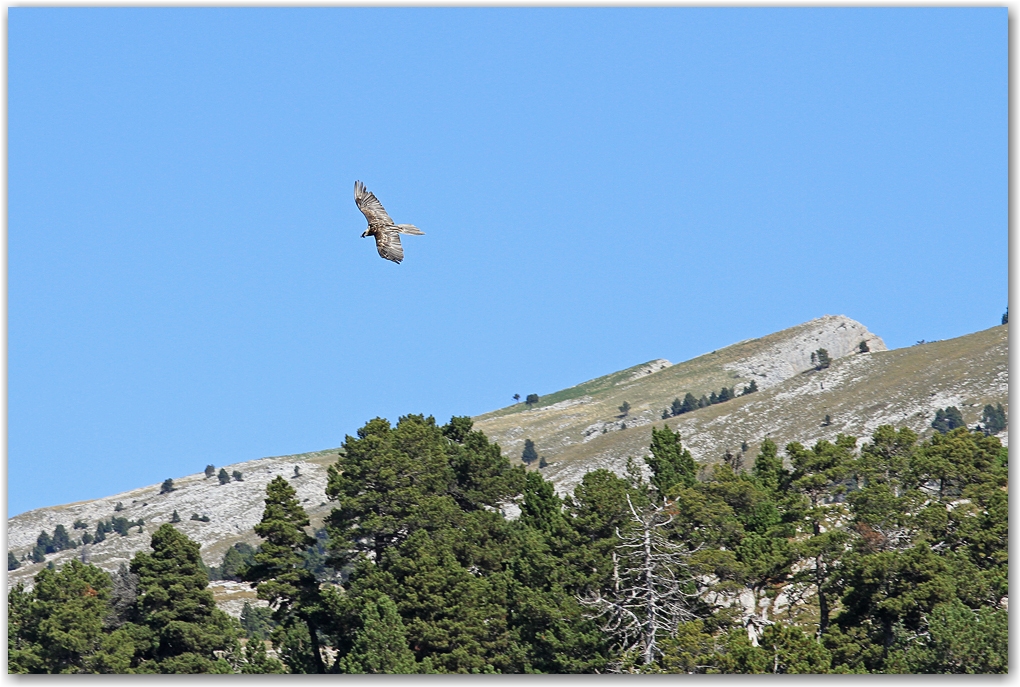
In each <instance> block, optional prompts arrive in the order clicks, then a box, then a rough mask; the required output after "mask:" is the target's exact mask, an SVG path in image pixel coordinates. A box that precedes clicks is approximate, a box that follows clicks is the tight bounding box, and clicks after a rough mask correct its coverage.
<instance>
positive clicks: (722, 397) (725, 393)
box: [717, 387, 733, 403]
mask: <svg viewBox="0 0 1020 687" xmlns="http://www.w3.org/2000/svg"><path fill="white" fill-rule="evenodd" d="M732 397H733V395H732V392H731V391H730V390H729V389H727V388H726V387H723V388H722V389H720V390H719V397H718V399H717V400H718V402H719V403H725V402H726V401H728V400H730V398H732Z"/></svg>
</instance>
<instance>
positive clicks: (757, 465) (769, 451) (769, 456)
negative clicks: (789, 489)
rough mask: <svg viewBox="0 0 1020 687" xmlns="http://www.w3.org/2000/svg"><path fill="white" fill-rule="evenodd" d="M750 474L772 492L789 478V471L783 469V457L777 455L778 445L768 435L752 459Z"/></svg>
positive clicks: (782, 485)
mask: <svg viewBox="0 0 1020 687" xmlns="http://www.w3.org/2000/svg"><path fill="white" fill-rule="evenodd" d="M751 474H752V475H753V476H754V478H755V479H757V480H758V482H759V484H761V485H762V486H763V487H765V488H766V489H767V490H769V491H770V492H772V493H776V492H778V491H779V489H780V487H784V486H785V485H786V482H787V480H788V478H789V473H788V472H787V471H786V470H784V469H783V459H782V458H780V457H779V447H778V446H776V442H774V441H772V440H771V439H769V438H768V437H766V438H765V440H764V441H762V442H761V448H760V449H758V456H757V457H756V458H755V459H754V468H752V470H751Z"/></svg>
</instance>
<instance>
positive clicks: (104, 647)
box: [7, 559, 134, 673]
mask: <svg viewBox="0 0 1020 687" xmlns="http://www.w3.org/2000/svg"><path fill="white" fill-rule="evenodd" d="M110 587H111V582H110V576H109V575H107V574H106V573H105V572H104V571H103V570H100V569H99V568H97V567H95V566H91V565H85V564H83V563H81V562H79V561H77V560H74V559H72V560H70V561H68V562H67V563H65V564H64V565H63V566H61V568H60V570H53V569H50V568H46V569H43V570H41V571H39V573H38V574H37V575H36V576H35V580H34V587H33V589H32V591H31V592H25V591H24V586H23V585H22V584H20V583H19V584H18V586H16V587H15V588H14V589H12V590H11V591H10V592H9V593H8V599H7V604H8V606H7V608H8V671H9V672H12V673H125V672H127V671H128V669H129V667H130V661H131V656H132V653H133V651H134V643H133V640H132V638H131V637H130V635H129V634H128V633H127V632H125V631H124V630H113V631H110V630H109V629H108V628H107V627H105V626H104V618H105V616H106V614H107V611H108V605H107V601H108V599H109V596H110Z"/></svg>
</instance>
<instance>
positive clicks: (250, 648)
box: [241, 639, 287, 675]
mask: <svg viewBox="0 0 1020 687" xmlns="http://www.w3.org/2000/svg"><path fill="white" fill-rule="evenodd" d="M286 672H287V669H286V668H285V667H284V665H283V664H282V663H280V661H278V660H277V659H275V658H271V657H270V656H269V654H267V653H266V643H265V641H263V640H261V639H252V640H249V641H248V643H247V644H245V645H244V662H243V663H242V664H241V673H242V674H244V675H273V674H280V673H286Z"/></svg>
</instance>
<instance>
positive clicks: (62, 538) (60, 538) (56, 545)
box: [53, 525, 74, 551]
mask: <svg viewBox="0 0 1020 687" xmlns="http://www.w3.org/2000/svg"><path fill="white" fill-rule="evenodd" d="M73 548H74V544H73V543H72V542H71V537H70V535H69V534H68V533H67V529H66V528H65V527H64V526H63V525H57V526H56V528H54V530H53V550H54V551H65V550H67V549H73Z"/></svg>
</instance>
